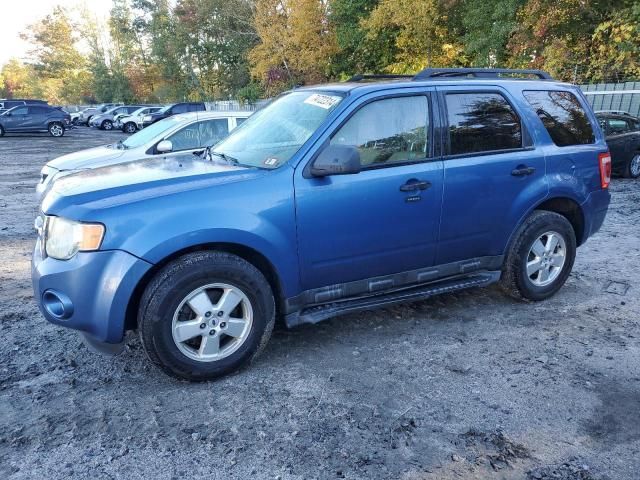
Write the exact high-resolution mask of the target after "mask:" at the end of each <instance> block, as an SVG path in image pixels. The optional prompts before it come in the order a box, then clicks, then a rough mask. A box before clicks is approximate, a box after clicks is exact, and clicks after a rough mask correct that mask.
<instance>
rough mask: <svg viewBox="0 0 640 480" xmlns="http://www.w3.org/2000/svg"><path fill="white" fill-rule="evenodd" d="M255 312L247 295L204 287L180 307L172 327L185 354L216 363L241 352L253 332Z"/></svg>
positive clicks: (223, 285)
mask: <svg viewBox="0 0 640 480" xmlns="http://www.w3.org/2000/svg"><path fill="white" fill-rule="evenodd" d="M252 322H253V308H252V306H251V302H250V301H249V298H248V297H247V295H246V294H245V293H244V292H243V291H242V290H240V289H239V288H238V287H235V286H233V285H229V284H226V283H213V284H209V285H204V286H202V287H200V288H197V289H195V290H194V291H192V292H191V293H189V294H188V295H187V296H186V297H185V298H184V299H183V300H182V302H180V304H179V305H178V308H177V309H176V311H175V313H174V315H173V322H172V325H171V332H172V335H173V341H174V343H175V345H176V347H178V350H180V352H181V353H183V354H184V355H186V356H187V357H189V358H191V359H193V360H196V361H199V362H215V361H218V360H221V359H223V358H225V357H228V356H229V355H231V354H232V353H233V352H235V351H236V350H238V348H240V347H241V346H242V344H243V343H244V342H245V340H246V339H247V337H248V336H249V333H250V331H251V324H252Z"/></svg>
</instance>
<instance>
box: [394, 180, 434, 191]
mask: <svg viewBox="0 0 640 480" xmlns="http://www.w3.org/2000/svg"><path fill="white" fill-rule="evenodd" d="M430 186H431V182H427V181H426V180H416V179H415V178H412V179H411V180H407V183H405V184H404V185H401V186H400V191H401V192H415V191H416V190H426V189H427V188H429V187H430Z"/></svg>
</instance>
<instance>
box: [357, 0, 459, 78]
mask: <svg viewBox="0 0 640 480" xmlns="http://www.w3.org/2000/svg"><path fill="white" fill-rule="evenodd" d="M449 22H450V19H449V16H448V14H447V9H446V8H443V6H442V5H441V4H440V3H439V2H438V1H437V0H382V1H381V2H380V4H379V5H378V6H377V7H376V8H375V9H374V10H373V11H372V12H371V15H370V16H369V17H368V18H366V19H365V20H363V22H362V25H363V26H364V28H365V29H366V30H367V36H368V38H369V39H371V40H374V41H378V40H379V39H384V37H385V36H387V35H389V34H390V33H391V34H393V35H395V52H394V55H393V59H392V60H391V62H389V63H388V64H387V66H386V68H385V70H387V71H389V72H391V73H414V72H416V71H418V70H421V69H422V68H424V67H425V66H426V67H446V66H456V65H466V64H467V62H468V59H467V57H466V56H465V54H464V49H463V46H462V44H461V42H460V39H459V38H456V37H455V35H452V33H451V29H450V25H449Z"/></svg>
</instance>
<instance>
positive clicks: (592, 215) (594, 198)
mask: <svg viewBox="0 0 640 480" xmlns="http://www.w3.org/2000/svg"><path fill="white" fill-rule="evenodd" d="M610 202H611V193H609V189H601V190H596V191H593V192H591V193H590V194H589V196H588V197H587V199H586V200H585V201H584V202H583V204H582V211H583V212H584V213H585V219H584V220H585V225H584V234H583V237H582V241H581V242H580V243H581V244H582V243H584V242H585V241H586V240H587V238H589V237H590V236H591V235H593V234H595V233H596V232H597V231H598V230H600V227H602V224H603V223H604V219H605V217H606V216H607V211H608V210H609V203H610Z"/></svg>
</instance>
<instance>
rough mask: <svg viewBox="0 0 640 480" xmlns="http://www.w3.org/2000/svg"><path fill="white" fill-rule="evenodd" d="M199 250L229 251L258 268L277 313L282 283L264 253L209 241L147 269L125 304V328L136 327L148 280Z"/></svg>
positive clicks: (167, 257)
mask: <svg viewBox="0 0 640 480" xmlns="http://www.w3.org/2000/svg"><path fill="white" fill-rule="evenodd" d="M201 251H218V252H226V253H231V254H233V255H237V256H238V257H240V258H242V259H243V260H246V261H247V262H249V263H250V264H252V265H253V266H254V267H256V268H257V269H258V270H260V272H261V273H262V274H263V275H264V276H265V278H266V279H267V282H269V285H270V286H271V289H272V291H273V294H274V297H275V299H276V315H278V314H279V313H280V312H281V311H282V308H283V301H284V293H283V292H284V290H283V287H282V283H281V280H280V277H279V276H278V273H277V270H276V268H275V266H274V265H273V264H272V263H271V261H270V260H269V259H268V258H267V257H266V256H265V255H263V254H262V253H261V252H259V251H257V250H255V249H253V248H251V247H247V246H246V245H242V244H239V243H228V242H211V243H203V244H198V245H192V246H189V247H186V248H183V249H181V250H177V251H175V252H172V253H171V254H169V255H167V256H166V257H165V258H163V259H162V260H160V261H159V262H157V263H155V264H154V265H153V267H152V268H150V269H149V271H148V272H147V273H146V274H145V275H144V276H143V277H142V279H141V280H140V282H138V284H137V285H136V287H135V288H134V290H133V293H132V295H131V297H130V298H129V303H128V305H127V310H126V314H125V323H124V326H125V330H133V329H135V328H137V325H138V309H139V307H140V299H141V297H142V295H143V293H144V291H145V289H146V288H147V285H148V284H149V282H151V280H152V279H153V277H154V276H155V275H156V274H157V273H158V272H159V271H160V270H161V269H162V268H164V266H165V265H167V264H168V263H170V262H171V261H173V260H175V259H177V258H179V257H181V256H183V255H186V254H188V253H192V252H201Z"/></svg>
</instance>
